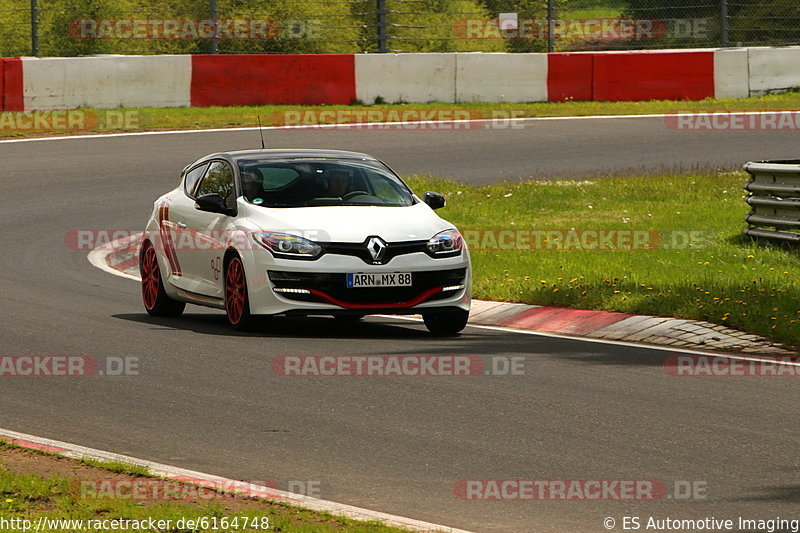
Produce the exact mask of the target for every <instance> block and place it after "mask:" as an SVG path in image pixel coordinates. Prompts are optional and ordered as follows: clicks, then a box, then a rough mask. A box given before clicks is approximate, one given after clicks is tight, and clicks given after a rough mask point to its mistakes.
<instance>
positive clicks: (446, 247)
mask: <svg viewBox="0 0 800 533" xmlns="http://www.w3.org/2000/svg"><path fill="white" fill-rule="evenodd" d="M463 248H464V239H463V238H462V237H461V234H460V233H459V232H458V230H455V229H448V230H445V231H442V232H441V233H437V234H436V235H434V236H433V237H431V240H429V241H428V253H430V255H432V256H434V257H453V256H456V255H459V254H460V253H461V250H462V249H463Z"/></svg>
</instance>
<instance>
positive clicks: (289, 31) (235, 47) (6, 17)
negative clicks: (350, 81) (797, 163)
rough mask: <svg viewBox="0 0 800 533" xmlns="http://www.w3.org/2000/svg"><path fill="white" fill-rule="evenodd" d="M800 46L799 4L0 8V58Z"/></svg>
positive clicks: (180, 2)
mask: <svg viewBox="0 0 800 533" xmlns="http://www.w3.org/2000/svg"><path fill="white" fill-rule="evenodd" d="M789 44H800V2H797V0H672V1H671V2H669V3H666V2H659V1H658V0H270V1H268V2H265V1H258V0H175V1H174V2H172V3H171V4H170V5H166V4H163V3H161V2H158V1H157V0H0V56H6V57H7V56H16V55H40V56H75V55H87V54H165V53H177V54H183V53H222V54H232V53H272V54H281V53H353V52H470V51H482V52H546V51H574V50H615V49H620V50H621V49H652V48H700V47H717V46H723V47H724V46H762V45H789Z"/></svg>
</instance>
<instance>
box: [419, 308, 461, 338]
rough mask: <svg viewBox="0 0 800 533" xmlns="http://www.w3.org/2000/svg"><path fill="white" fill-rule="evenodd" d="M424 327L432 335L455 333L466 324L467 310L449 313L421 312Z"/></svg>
mask: <svg viewBox="0 0 800 533" xmlns="http://www.w3.org/2000/svg"><path fill="white" fill-rule="evenodd" d="M422 320H424V321H425V327H427V328H428V331H430V332H431V333H433V334H434V335H455V334H456V333H458V332H459V331H461V330H462V329H464V328H465V327H466V326H467V320H469V311H452V312H449V313H423V314H422Z"/></svg>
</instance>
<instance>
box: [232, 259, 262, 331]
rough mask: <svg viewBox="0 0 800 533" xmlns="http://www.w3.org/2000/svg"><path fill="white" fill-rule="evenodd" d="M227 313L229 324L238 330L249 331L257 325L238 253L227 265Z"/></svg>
mask: <svg viewBox="0 0 800 533" xmlns="http://www.w3.org/2000/svg"><path fill="white" fill-rule="evenodd" d="M225 313H226V314H227V316H228V324H230V326H231V327H232V328H233V329H235V330H236V331H249V330H251V329H253V327H254V326H255V325H256V319H255V317H254V316H253V315H252V314H251V313H250V296H249V295H248V293H247V277H246V276H245V272H244V264H243V263H242V260H241V259H240V258H239V256H238V255H234V256H232V257H231V258H230V259H229V260H228V262H227V263H226V265H225Z"/></svg>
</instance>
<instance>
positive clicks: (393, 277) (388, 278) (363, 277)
mask: <svg viewBox="0 0 800 533" xmlns="http://www.w3.org/2000/svg"><path fill="white" fill-rule="evenodd" d="M410 286H411V273H410V272H384V273H381V274H347V288H349V289H356V288H359V287H410Z"/></svg>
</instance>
